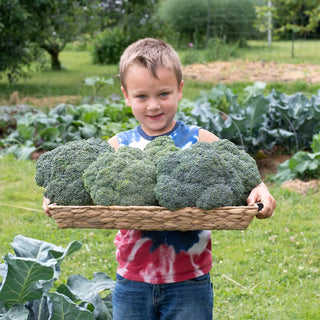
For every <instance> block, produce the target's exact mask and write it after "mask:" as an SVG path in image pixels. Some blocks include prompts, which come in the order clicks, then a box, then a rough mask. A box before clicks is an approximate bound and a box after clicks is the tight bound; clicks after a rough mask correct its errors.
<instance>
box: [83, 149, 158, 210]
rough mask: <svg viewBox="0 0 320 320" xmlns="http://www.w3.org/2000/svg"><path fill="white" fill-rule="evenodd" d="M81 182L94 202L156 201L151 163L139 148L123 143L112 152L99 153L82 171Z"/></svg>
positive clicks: (142, 203) (138, 203) (141, 203)
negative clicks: (94, 160) (82, 181)
mask: <svg viewBox="0 0 320 320" xmlns="http://www.w3.org/2000/svg"><path fill="white" fill-rule="evenodd" d="M83 180H84V185H85V188H86V189H87V191H89V192H90V194H91V197H92V199H93V202H94V203H95V204H97V205H105V206H111V205H118V206H149V205H156V204H157V202H156V198H155V195H154V193H153V189H154V187H155V185H156V168H155V165H154V164H153V163H152V162H151V161H150V160H148V159H146V158H145V157H144V154H143V151H141V150H140V149H137V148H133V147H128V146H123V147H121V148H119V150H118V151H116V152H115V153H112V154H110V153H105V154H102V155H101V156H99V158H98V159H97V161H96V162H94V163H93V164H91V165H90V166H89V168H88V169H87V170H85V172H84V174H83Z"/></svg>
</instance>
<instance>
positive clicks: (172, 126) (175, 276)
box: [44, 38, 276, 320]
mask: <svg viewBox="0 0 320 320" xmlns="http://www.w3.org/2000/svg"><path fill="white" fill-rule="evenodd" d="M181 69H182V68H181V63H180V59H179V57H178V55H177V53H176V52H175V51H174V50H173V48H172V47H171V46H170V45H169V44H167V43H165V42H163V41H161V40H157V39H151V38H146V39H142V40H139V41H137V42H135V43H133V44H131V45H130V46H129V47H128V48H127V49H126V50H125V51H124V53H123V55H122V57H121V59H120V79H121V90H122V92H123V95H124V97H125V101H126V104H127V105H128V106H129V107H131V109H132V112H133V114H134V116H135V118H136V119H137V120H138V121H139V123H140V124H139V126H137V127H136V128H134V129H132V130H129V131H126V132H122V133H119V134H117V135H116V136H114V137H112V138H111V139H110V140H109V143H110V145H111V146H113V147H114V148H115V149H118V148H119V147H121V146H124V145H129V146H132V147H137V148H140V149H144V147H145V146H146V145H147V144H148V142H150V141H151V140H153V139H154V138H155V137H157V136H160V135H169V136H171V137H172V139H173V140H174V141H175V144H176V145H177V146H178V147H180V148H187V147H188V146H190V144H193V143H196V142H197V141H204V142H213V141H215V140H218V137H217V136H215V135H214V134H212V133H211V132H209V131H206V130H204V129H202V128H199V127H196V126H187V125H185V124H184V123H182V122H179V121H176V120H175V119H174V117H175V114H176V112H177V107H178V102H179V101H180V100H181V99H182V90H183V79H182V71H181ZM256 202H263V204H264V208H263V210H262V211H260V213H259V215H258V218H261V219H263V218H268V217H270V216H271V215H272V213H273V211H274V209H275V206H276V204H275V200H274V199H273V197H272V196H271V194H270V193H269V191H268V189H267V187H266V186H265V185H264V184H263V183H262V184H260V185H258V186H257V187H256V188H255V189H254V190H252V192H251V193H250V195H249V197H248V200H247V203H248V205H254V203H256ZM44 208H45V211H46V212H48V210H47V206H46V202H45V204H44ZM115 245H116V248H117V249H116V258H117V261H118V263H119V266H118V270H117V275H116V276H117V282H116V287H115V291H114V295H113V312H114V320H125V319H130V320H131V319H139V320H140V319H141V320H155V319H161V320H164V319H166V320H171V319H172V320H182V319H183V320H185V319H190V320H192V319H197V320H206V319H208V320H211V319H212V309H213V292H212V285H211V282H210V275H209V272H210V269H211V266H212V256H211V231H208V230H199V231H188V232H180V231H171V232H166V231H163V232H148V231H135V230H119V232H118V234H117V236H116V238H115Z"/></svg>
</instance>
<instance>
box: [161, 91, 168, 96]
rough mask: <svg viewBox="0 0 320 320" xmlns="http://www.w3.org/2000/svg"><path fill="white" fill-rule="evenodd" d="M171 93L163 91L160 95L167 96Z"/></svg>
mask: <svg viewBox="0 0 320 320" xmlns="http://www.w3.org/2000/svg"><path fill="white" fill-rule="evenodd" d="M168 94H169V92H162V93H160V97H166V96H167V95H168Z"/></svg>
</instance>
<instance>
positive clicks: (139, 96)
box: [137, 94, 146, 100]
mask: <svg viewBox="0 0 320 320" xmlns="http://www.w3.org/2000/svg"><path fill="white" fill-rule="evenodd" d="M145 97H146V96H145V95H144V94H139V95H138V96H137V98H138V99H139V100H142V99H144V98H145Z"/></svg>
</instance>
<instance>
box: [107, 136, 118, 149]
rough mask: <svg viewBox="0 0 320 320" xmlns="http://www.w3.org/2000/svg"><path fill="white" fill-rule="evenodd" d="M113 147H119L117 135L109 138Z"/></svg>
mask: <svg viewBox="0 0 320 320" xmlns="http://www.w3.org/2000/svg"><path fill="white" fill-rule="evenodd" d="M108 142H109V144H110V146H111V147H113V148H114V149H115V150H118V149H119V142H118V139H117V137H116V136H113V137H112V138H110V139H109V140H108Z"/></svg>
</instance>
